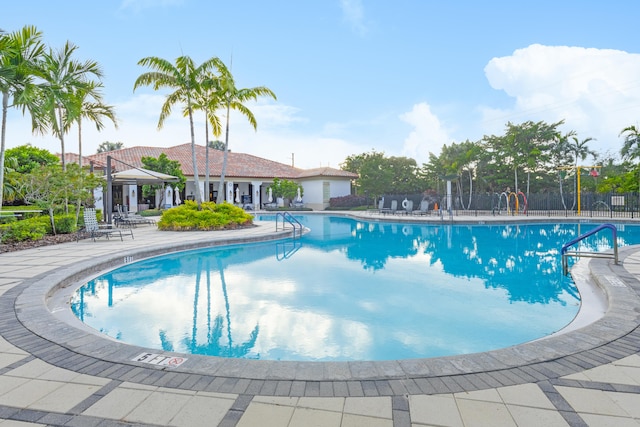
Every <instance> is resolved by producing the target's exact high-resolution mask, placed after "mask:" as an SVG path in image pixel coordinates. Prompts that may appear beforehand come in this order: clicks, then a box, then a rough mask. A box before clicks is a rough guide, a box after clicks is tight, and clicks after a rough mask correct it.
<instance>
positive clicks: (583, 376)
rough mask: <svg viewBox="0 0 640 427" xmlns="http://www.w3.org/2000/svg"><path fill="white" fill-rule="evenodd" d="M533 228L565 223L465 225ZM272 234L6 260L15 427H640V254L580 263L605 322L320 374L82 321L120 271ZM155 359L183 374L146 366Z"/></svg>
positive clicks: (63, 248) (311, 366)
mask: <svg viewBox="0 0 640 427" xmlns="http://www.w3.org/2000/svg"><path fill="white" fill-rule="evenodd" d="M359 215H362V217H363V218H364V219H366V220H374V221H385V220H399V221H406V220H418V221H425V222H434V221H435V223H442V220H439V219H437V218H433V217H422V218H416V217H402V216H389V215H387V216H383V215H378V214H370V213H361V214H359ZM563 219H564V218H563ZM576 219H578V218H568V220H573V221H575V220H576ZM531 220H536V221H537V222H540V221H544V222H559V221H560V220H561V219H558V218H530V217H493V216H487V217H454V218H453V222H465V223H467V222H468V223H478V222H481V223H491V222H504V221H508V222H510V223H511V222H514V221H531ZM590 221H591V222H606V221H597V220H593V219H590ZM446 222H447V223H450V222H451V221H450V220H449V219H448V220H447V221H446ZM611 222H616V221H615V220H614V221H611ZM638 223H639V224H640V222H638ZM257 224H258V226H257V227H253V228H249V229H243V230H230V231H221V232H194V233H191V232H188V233H178V232H160V231H158V230H157V229H155V227H153V226H142V227H138V228H135V229H134V230H133V233H134V237H135V239H131V237H129V236H125V237H124V241H120V240H119V239H117V238H112V239H111V240H105V239H104V238H102V239H100V240H98V241H96V242H93V241H92V240H90V239H85V240H80V241H79V242H73V243H65V244H61V245H56V246H48V247H42V248H36V249H29V250H24V251H19V252H10V253H3V254H0V308H1V310H0V427H2V426H4V425H7V426H8V425H11V426H39V425H53V426H119V425H122V426H124V425H141V426H157V425H162V426H166V425H171V426H190V427H191V426H199V425H202V426H216V425H217V426H267V427H268V426H314V425H315V426H374V427H375V426H398V427H400V426H540V425H544V426H567V425H569V426H588V425H597V426H607V425H611V426H627V425H629V426H631V425H635V426H637V425H640V329H639V328H638V326H640V321H639V319H638V316H639V314H640V246H634V247H626V248H621V249H620V254H619V258H620V263H619V264H618V265H614V264H613V262H612V261H611V260H607V259H590V260H585V259H583V260H581V261H580V262H578V263H577V264H576V267H575V270H574V276H575V277H576V281H583V280H584V281H585V282H586V281H588V280H592V281H594V282H595V283H597V285H598V286H600V287H601V288H603V289H604V291H605V292H606V295H607V299H608V308H607V311H606V313H605V315H604V317H602V318H601V319H599V320H597V321H595V322H594V323H591V324H589V325H586V326H580V327H579V328H574V329H573V330H570V331H568V332H566V333H564V334H561V335H555V336H552V337H548V338H545V339H542V340H538V341H535V342H531V343H526V344H522V345H518V346H514V347H511V348H506V349H501V350H496V351H490V352H486V353H478V354H471V355H464V356H452V357H443V358H433V359H417V360H401V361H384V362H327V363H323V362H317V363H316V362H273V361H256V360H240V359H219V358H213V357H203V356H193V355H180V354H172V353H167V352H162V351H159V350H149V349H145V348H141V347H136V346H131V345H126V344H122V343H119V342H116V341H114V340H111V339H108V338H106V337H103V336H99V335H97V334H95V333H92V332H91V331H88V330H87V329H86V328H85V327H83V325H82V324H80V322H79V321H77V320H75V319H74V318H73V317H72V316H71V315H70V310H69V308H68V303H67V296H68V295H70V292H71V291H72V290H73V289H75V288H76V287H77V285H78V284H79V283H80V282H82V281H83V280H85V281H86V278H88V277H91V276H92V275H95V274H97V273H99V272H100V271H102V270H104V269H106V268H112V267H116V266H118V265H123V264H124V263H128V262H131V261H135V260H138V259H142V258H145V257H148V256H153V255H156V254H160V253H164V252H167V251H171V250H176V249H177V250H186V249H191V248H197V247H202V246H207V245H212V244H228V243H231V242H238V243H242V242H248V241H254V240H268V239H274V238H282V237H283V232H276V231H275V227H274V225H273V223H261V222H257ZM579 287H580V289H581V291H582V290H583V289H584V288H583V285H579ZM54 290H55V292H54ZM147 352H148V353H154V354H162V355H164V356H166V358H164V359H163V360H164V361H165V362H166V361H172V362H176V363H175V366H171V365H164V366H161V365H158V364H152V363H145V361H139V360H134V359H140V357H139V356H140V355H141V354H144V353H147ZM181 357H183V358H186V361H183V360H181V359H180V358H181ZM156 360H158V359H156ZM181 362H183V363H181Z"/></svg>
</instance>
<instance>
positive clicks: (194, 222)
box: [158, 200, 253, 231]
mask: <svg viewBox="0 0 640 427" xmlns="http://www.w3.org/2000/svg"><path fill="white" fill-rule="evenodd" d="M252 223H253V216H252V215H251V214H248V213H246V212H245V211H244V209H242V208H239V207H237V206H234V205H232V204H231V203H219V204H217V203H213V202H205V203H202V204H201V205H200V208H198V205H197V203H196V202H193V201H191V200H186V201H185V203H184V204H182V205H180V206H176V207H173V208H171V209H167V210H166V211H164V212H163V213H162V217H161V218H160V220H159V221H158V228H159V229H160V230H172V231H192V230H202V231H207V230H222V229H228V228H237V227H240V226H247V225H251V224H252Z"/></svg>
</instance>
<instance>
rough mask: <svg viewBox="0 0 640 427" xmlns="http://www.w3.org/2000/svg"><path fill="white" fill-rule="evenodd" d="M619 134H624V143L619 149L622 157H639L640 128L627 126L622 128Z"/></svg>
mask: <svg viewBox="0 0 640 427" xmlns="http://www.w3.org/2000/svg"><path fill="white" fill-rule="evenodd" d="M619 136H624V143H623V144H622V148H621V149H620V154H621V155H622V158H624V159H630V160H634V159H637V158H638V157H640V129H638V128H637V127H636V126H627V127H626V128H624V129H622V131H621V132H620V135H619Z"/></svg>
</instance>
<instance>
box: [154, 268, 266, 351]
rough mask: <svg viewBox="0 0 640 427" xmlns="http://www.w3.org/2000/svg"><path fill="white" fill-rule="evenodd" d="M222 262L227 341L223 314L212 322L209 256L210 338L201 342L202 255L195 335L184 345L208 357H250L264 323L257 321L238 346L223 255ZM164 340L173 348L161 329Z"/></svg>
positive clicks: (197, 292)
mask: <svg viewBox="0 0 640 427" xmlns="http://www.w3.org/2000/svg"><path fill="white" fill-rule="evenodd" d="M216 261H217V263H218V272H219V273H220V283H221V286H222V295H223V297H224V307H225V313H226V324H227V343H226V345H225V343H224V342H223V341H221V338H222V336H223V333H224V324H225V319H224V318H223V317H222V315H221V314H218V315H216V316H215V319H214V320H213V325H212V324H211V303H212V299H211V265H210V261H209V259H208V258H207V260H206V274H207V340H206V342H205V343H204V344H198V339H197V335H198V303H199V298H200V280H201V276H202V258H198V271H197V272H196V283H195V293H194V301H193V327H192V331H191V338H184V339H183V340H182V343H183V345H184V346H185V347H186V348H189V352H190V353H191V354H204V355H208V356H219V357H235V358H246V357H247V355H248V354H249V352H250V351H251V349H252V348H253V347H254V346H255V344H256V340H257V339H258V333H259V332H260V325H258V324H256V326H255V328H253V331H252V332H251V334H250V335H249V340H248V341H245V342H243V343H242V344H239V345H234V343H233V336H232V333H231V307H230V305H229V294H228V292H227V283H226V281H225V278H224V266H223V265H222V261H221V259H220V258H216ZM159 336H160V341H161V343H162V349H163V350H166V351H173V350H174V347H173V343H172V342H171V341H170V340H169V339H168V338H167V334H166V331H164V330H160V331H159Z"/></svg>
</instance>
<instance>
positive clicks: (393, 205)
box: [389, 200, 398, 215]
mask: <svg viewBox="0 0 640 427" xmlns="http://www.w3.org/2000/svg"><path fill="white" fill-rule="evenodd" d="M397 212H398V201H397V200H392V201H391V209H389V213H390V214H392V215H395V214H396V213H397Z"/></svg>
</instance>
